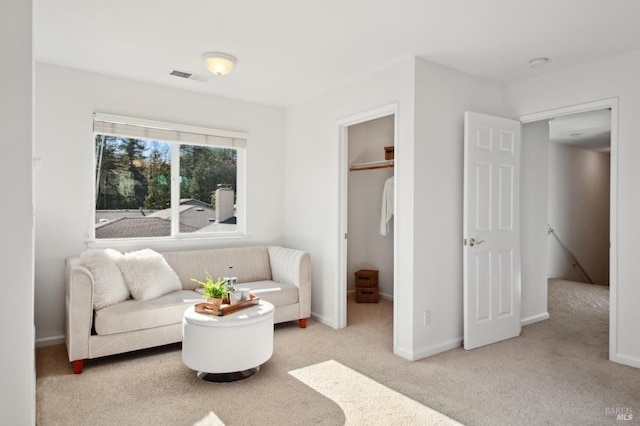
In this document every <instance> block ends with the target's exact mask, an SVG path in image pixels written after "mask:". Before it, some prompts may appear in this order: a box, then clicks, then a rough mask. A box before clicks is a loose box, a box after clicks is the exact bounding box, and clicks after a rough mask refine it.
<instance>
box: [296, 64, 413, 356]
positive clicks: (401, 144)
mask: <svg viewBox="0 0 640 426" xmlns="http://www.w3.org/2000/svg"><path fill="white" fill-rule="evenodd" d="M414 62H415V61H414V59H407V60H406V61H403V62H401V63H399V64H397V65H395V66H392V67H389V68H386V69H384V70H381V71H379V72H377V73H375V74H373V75H370V76H367V77H364V78H361V79H359V80H358V81H355V82H353V83H352V84H350V85H347V86H344V87H340V88H338V89H336V90H333V91H331V92H330V93H327V94H325V95H323V96H321V97H319V98H316V99H314V100H312V101H309V102H306V103H304V104H302V105H299V106H297V107H295V108H291V109H290V110H288V111H287V113H286V149H285V162H284V164H285V198H284V206H285V208H284V220H285V223H286V226H285V228H284V239H285V244H286V245H288V246H294V247H298V248H302V249H305V250H307V251H309V252H310V253H311V264H312V268H311V271H312V299H311V300H312V314H313V316H314V317H315V318H317V319H319V320H321V321H322V322H324V323H325V324H327V325H329V326H332V327H337V326H338V321H339V312H338V300H339V298H340V297H341V295H340V294H338V283H339V279H340V276H339V269H340V268H339V264H340V259H339V258H338V252H339V247H340V245H341V244H342V242H343V239H342V237H343V236H341V235H339V229H340V227H339V219H340V213H339V193H340V188H339V176H340V170H339V153H340V146H339V145H340V144H339V134H338V120H341V119H343V118H345V117H349V116H352V115H355V114H359V113H363V112H366V111H370V110H372V109H375V108H378V107H381V106H384V105H389V104H392V103H396V102H397V103H398V115H397V120H398V121H397V123H398V129H397V131H398V139H397V140H396V145H395V157H396V168H395V179H396V187H397V190H396V215H395V233H396V250H395V256H396V271H395V273H396V279H395V295H394V301H395V304H394V309H395V312H396V315H395V323H394V327H395V329H396V331H397V332H396V333H395V334H394V351H395V352H396V353H398V354H401V355H402V356H404V357H411V353H412V340H413V335H412V332H411V329H412V328H411V327H412V325H411V321H412V313H411V310H412V302H411V300H412V294H413V195H412V194H413V184H414V180H413V160H412V158H413V99H414V90H413V87H414V86H413V81H414Z"/></svg>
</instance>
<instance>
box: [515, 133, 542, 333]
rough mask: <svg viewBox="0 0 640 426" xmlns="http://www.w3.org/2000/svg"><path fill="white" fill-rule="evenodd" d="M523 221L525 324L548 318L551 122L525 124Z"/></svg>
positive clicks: (521, 198) (522, 313) (522, 163)
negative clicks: (549, 123) (548, 218)
mask: <svg viewBox="0 0 640 426" xmlns="http://www.w3.org/2000/svg"><path fill="white" fill-rule="evenodd" d="M520 164H521V175H520V219H521V221H520V224H521V233H520V235H521V238H520V241H521V243H520V244H521V248H522V251H521V258H522V262H521V265H522V275H521V289H522V293H521V294H522V297H521V300H522V304H521V312H520V315H521V319H522V325H527V324H531V323H533V322H537V321H540V320H543V319H547V318H549V314H548V312H547V264H548V263H547V258H548V255H547V250H548V246H547V242H548V239H549V236H548V235H547V222H548V220H547V216H548V211H549V208H548V207H549V194H548V180H549V172H548V170H549V126H548V124H547V121H538V122H535V123H528V124H524V125H523V126H522V158H521V163H520Z"/></svg>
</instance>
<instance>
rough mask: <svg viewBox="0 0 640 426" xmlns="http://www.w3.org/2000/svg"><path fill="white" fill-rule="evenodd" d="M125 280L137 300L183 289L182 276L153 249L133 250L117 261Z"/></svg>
mask: <svg viewBox="0 0 640 426" xmlns="http://www.w3.org/2000/svg"><path fill="white" fill-rule="evenodd" d="M117 264H118V266H119V267H120V271H122V276H123V277H124V282H125V283H126V284H127V287H129V291H130V292H131V296H133V298H134V299H136V300H150V299H155V298H156V297H160V296H162V295H163V294H167V293H171V292H172V291H176V290H182V284H181V283H180V278H178V275H177V274H176V273H175V272H174V270H173V269H171V266H169V264H168V263H167V261H166V260H165V259H164V257H162V255H161V254H160V253H157V252H155V251H153V250H151V249H144V250H139V251H132V252H129V253H126V254H125V255H123V256H122V257H121V258H120V259H118V261H117Z"/></svg>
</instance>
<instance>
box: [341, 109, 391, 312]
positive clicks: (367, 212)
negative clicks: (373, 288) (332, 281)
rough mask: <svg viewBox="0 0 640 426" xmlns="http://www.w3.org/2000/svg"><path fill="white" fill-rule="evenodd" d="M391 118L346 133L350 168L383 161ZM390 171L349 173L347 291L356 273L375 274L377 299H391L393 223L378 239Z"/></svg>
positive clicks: (352, 288)
mask: <svg viewBox="0 0 640 426" xmlns="http://www.w3.org/2000/svg"><path fill="white" fill-rule="evenodd" d="M393 121H394V117H393V116H392V115H389V116H387V117H382V118H378V119H375V120H371V121H367V122H364V123H360V124H356V125H353V126H350V127H349V129H348V133H349V136H348V140H349V143H348V151H349V155H348V157H349V164H355V163H364V162H369V161H382V160H384V147H385V146H391V145H393V143H394V142H393V134H394V130H393ZM391 176H393V169H374V170H363V171H352V172H350V173H349V183H348V187H349V195H348V197H349V203H348V204H349V207H348V214H349V218H348V234H349V240H348V250H347V289H348V290H349V291H355V272H356V271H358V270H360V269H376V270H377V271H378V292H379V294H380V297H384V298H386V299H393V219H392V220H391V221H390V224H389V233H388V234H387V235H386V236H382V235H380V214H381V200H382V190H383V188H384V184H385V182H386V180H387V179H388V178H390V177H391Z"/></svg>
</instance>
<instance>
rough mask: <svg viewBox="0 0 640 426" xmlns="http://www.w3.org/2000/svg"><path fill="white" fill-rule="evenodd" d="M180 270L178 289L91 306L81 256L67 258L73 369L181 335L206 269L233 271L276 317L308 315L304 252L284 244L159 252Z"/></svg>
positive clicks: (308, 279)
mask: <svg viewBox="0 0 640 426" xmlns="http://www.w3.org/2000/svg"><path fill="white" fill-rule="evenodd" d="M160 254H161V255H162V256H163V257H164V259H166V261H167V263H168V264H169V266H171V268H172V269H173V270H174V271H175V272H176V274H177V275H178V277H179V279H180V282H181V284H182V290H178V291H173V292H171V293H169V294H166V295H164V296H160V297H158V298H155V299H152V300H134V299H128V300H125V301H123V302H120V303H116V304H113V305H110V306H107V307H104V308H102V309H99V310H95V311H94V309H93V283H94V278H93V276H92V274H91V272H90V271H89V269H88V268H87V267H85V266H83V264H82V263H81V261H80V258H79V257H72V258H68V259H67V262H66V303H65V341H66V345H67V351H68V354H69V361H70V362H72V363H73V370H74V373H76V374H79V373H81V372H82V369H83V361H84V360H85V359H92V358H98V357H102V356H107V355H113V354H118V353H122V352H129V351H134V350H138V349H144V348H149V347H153V346H160V345H165V344H169V343H175V342H180V341H181V340H182V317H183V314H184V311H185V309H186V308H187V307H188V306H190V305H193V304H195V303H198V302H201V301H202V300H203V299H202V296H201V295H200V294H198V293H197V292H195V291H194V290H195V289H197V288H199V287H200V286H199V285H198V284H197V283H195V282H193V281H192V278H195V277H202V276H203V272H204V271H206V272H209V273H210V274H211V275H212V276H213V277H214V279H215V278H217V277H219V276H220V277H225V276H228V275H229V269H228V268H229V266H233V276H237V277H238V284H239V286H240V287H245V288H250V289H251V292H252V293H254V294H256V295H257V296H258V297H260V298H261V299H264V300H266V301H268V302H270V303H272V304H273V305H274V306H275V316H274V323H281V322H285V321H293V320H298V321H299V326H300V327H301V328H305V327H306V319H307V318H308V317H309V316H310V314H311V272H310V259H309V254H308V253H306V252H303V251H300V250H293V249H287V248H283V247H244V248H227V249H205V250H190V251H173V252H160Z"/></svg>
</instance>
